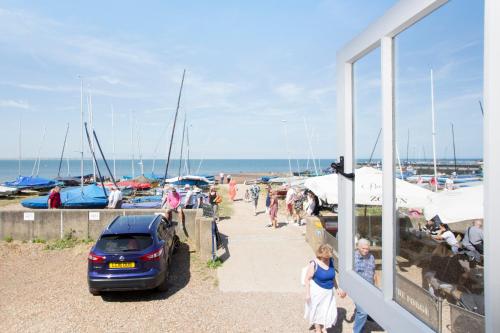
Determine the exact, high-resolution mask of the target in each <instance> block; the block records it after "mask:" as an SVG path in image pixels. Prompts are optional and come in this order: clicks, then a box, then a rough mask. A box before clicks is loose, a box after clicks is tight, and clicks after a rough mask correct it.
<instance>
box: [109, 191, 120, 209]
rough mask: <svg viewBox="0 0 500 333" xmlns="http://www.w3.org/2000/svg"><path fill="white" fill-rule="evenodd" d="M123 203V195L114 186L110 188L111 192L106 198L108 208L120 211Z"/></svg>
mask: <svg viewBox="0 0 500 333" xmlns="http://www.w3.org/2000/svg"><path fill="white" fill-rule="evenodd" d="M122 202H123V194H122V192H121V191H120V190H119V189H118V188H117V187H115V186H113V187H112V188H111V192H110V193H109V197H108V208H112V209H120V208H122Z"/></svg>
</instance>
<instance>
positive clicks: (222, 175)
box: [219, 172, 224, 184]
mask: <svg viewBox="0 0 500 333" xmlns="http://www.w3.org/2000/svg"><path fill="white" fill-rule="evenodd" d="M219 176H220V184H224V172H221V173H220V175H219Z"/></svg>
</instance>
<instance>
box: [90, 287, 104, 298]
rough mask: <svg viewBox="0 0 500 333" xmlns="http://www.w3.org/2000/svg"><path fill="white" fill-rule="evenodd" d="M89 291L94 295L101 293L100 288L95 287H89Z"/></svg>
mask: <svg viewBox="0 0 500 333" xmlns="http://www.w3.org/2000/svg"><path fill="white" fill-rule="evenodd" d="M89 292H90V293H91V294H92V295H93V296H99V295H100V294H101V293H100V292H99V290H97V289H93V288H89Z"/></svg>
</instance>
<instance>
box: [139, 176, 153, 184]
mask: <svg viewBox="0 0 500 333" xmlns="http://www.w3.org/2000/svg"><path fill="white" fill-rule="evenodd" d="M134 181H136V182H138V183H149V184H151V183H154V180H153V179H149V178H147V177H145V176H143V175H140V176H138V177H135V178H134Z"/></svg>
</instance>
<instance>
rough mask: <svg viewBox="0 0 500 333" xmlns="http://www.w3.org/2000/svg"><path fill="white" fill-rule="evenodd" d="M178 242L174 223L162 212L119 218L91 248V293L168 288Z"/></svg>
mask: <svg viewBox="0 0 500 333" xmlns="http://www.w3.org/2000/svg"><path fill="white" fill-rule="evenodd" d="M178 243H179V238H178V237H177V235H176V234H175V227H174V225H173V224H172V222H170V221H168V220H167V219H166V218H165V217H164V216H162V215H142V216H118V217H116V218H115V219H114V220H113V221H112V222H111V223H110V224H109V225H108V226H107V227H106V229H105V230H104V231H103V232H102V234H101V236H100V237H99V239H98V240H97V242H96V244H95V245H94V246H93V247H92V249H91V250H90V253H89V256H88V285H89V291H90V293H91V294H93V295H99V293H100V292H101V291H117V290H145V289H153V288H158V290H160V291H166V290H167V280H168V272H169V266H170V262H171V259H172V255H173V252H174V250H175V248H176V247H177V246H178Z"/></svg>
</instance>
